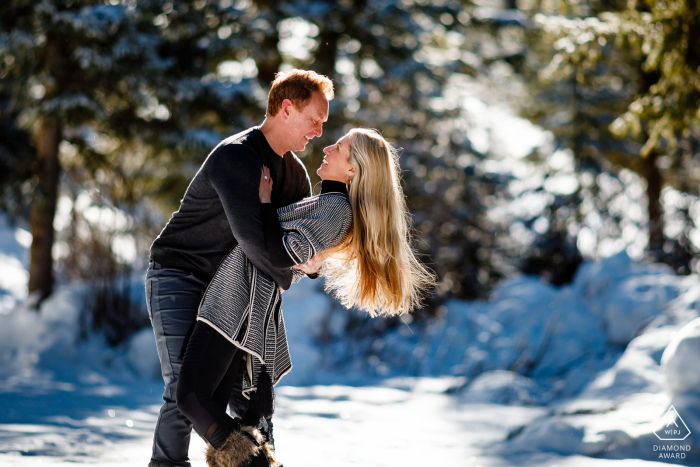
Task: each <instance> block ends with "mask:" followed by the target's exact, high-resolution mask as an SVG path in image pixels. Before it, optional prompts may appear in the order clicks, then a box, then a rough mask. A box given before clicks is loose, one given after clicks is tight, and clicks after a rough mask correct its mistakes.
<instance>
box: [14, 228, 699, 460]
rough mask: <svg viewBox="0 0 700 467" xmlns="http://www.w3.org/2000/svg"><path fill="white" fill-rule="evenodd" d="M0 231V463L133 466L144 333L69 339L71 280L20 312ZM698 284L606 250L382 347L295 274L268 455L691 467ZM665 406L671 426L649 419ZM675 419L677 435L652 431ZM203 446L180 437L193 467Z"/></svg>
mask: <svg viewBox="0 0 700 467" xmlns="http://www.w3.org/2000/svg"><path fill="white" fill-rule="evenodd" d="M0 224H1V225H0V239H1V240H0V465H3V466H4V465H7V466H15V465H33V464H42V465H59V464H66V463H71V464H75V463H78V464H95V465H104V466H107V465H117V464H119V465H145V464H146V463H147V460H148V458H149V456H150V443H151V436H152V432H153V428H154V425H155V420H156V416H157V411H158V408H159V406H160V393H161V391H162V383H161V382H160V381H158V379H157V371H158V362H157V356H156V353H155V345H154V343H153V337H152V331H151V330H150V329H144V330H142V331H140V332H138V333H136V334H135V335H133V336H132V337H131V338H130V339H129V340H128V341H127V342H125V343H123V344H122V345H120V346H117V347H116V348H113V347H110V346H108V345H107V344H106V343H105V339H104V337H103V336H101V335H100V334H98V333H89V334H88V335H87V337H85V338H83V339H80V338H79V328H80V319H81V318H80V304H81V303H84V301H83V299H82V297H83V295H84V294H85V293H86V291H89V286H88V285H85V284H78V283H73V284H68V285H63V286H61V287H60V288H59V289H58V290H57V291H56V293H55V294H54V295H53V296H52V297H51V298H50V299H49V300H47V301H46V302H45V303H44V304H43V305H42V308H41V310H40V312H39V313H37V312H35V311H33V310H30V309H27V308H26V307H25V306H24V305H23V303H24V300H25V299H26V296H25V291H24V286H25V284H26V277H27V273H26V265H27V262H26V253H27V250H26V247H27V245H28V242H27V239H28V237H27V236H28V233H27V232H26V231H23V230H22V229H19V228H16V227H12V226H9V225H7V223H6V221H5V219H4V218H2V217H0ZM697 279H698V278H697V276H688V277H678V276H675V275H673V274H671V273H670V272H669V271H668V270H666V269H665V268H663V267H660V266H655V265H648V264H642V263H637V262H634V261H632V260H630V259H629V257H627V256H626V254H624V253H621V254H618V255H616V256H613V257H610V258H607V259H605V260H602V261H599V262H588V263H584V265H583V266H582V267H581V269H580V270H579V272H578V274H577V276H576V278H575V280H574V282H573V283H572V284H570V285H567V286H565V287H562V288H553V287H551V286H549V285H547V284H544V283H542V282H540V281H539V280H537V279H535V278H531V277H520V278H511V279H508V280H506V281H503V282H502V283H501V284H500V285H499V286H498V287H497V288H496V289H495V290H494V292H493V295H492V297H491V299H490V300H489V301H479V302H470V303H466V302H460V301H452V302H448V303H447V304H446V307H445V309H444V310H443V313H442V314H441V316H440V317H439V318H438V319H435V320H434V321H432V322H431V323H429V324H415V323H413V324H410V325H409V324H402V325H400V326H398V327H396V328H394V329H390V330H388V331H385V332H383V333H382V334H381V336H382V337H381V338H377V337H376V334H372V333H369V334H367V335H365V337H361V336H360V337H359V338H358V336H357V335H355V336H348V335H347V334H345V333H344V332H343V331H344V329H345V325H346V323H347V322H348V320H349V319H350V318H351V317H352V313H353V312H345V311H343V310H341V309H340V308H338V307H337V306H336V305H335V304H334V302H333V301H332V300H331V299H329V298H328V297H327V296H326V295H325V294H323V293H322V292H321V291H319V290H318V284H316V283H314V282H313V281H309V280H304V281H302V283H300V284H298V285H295V286H294V287H293V288H292V289H291V290H290V291H288V292H286V293H285V295H284V300H285V306H284V313H285V321H286V324H287V328H288V336H289V339H290V347H291V354H292V358H293V363H294V369H293V371H292V372H291V373H290V374H289V375H288V376H287V377H285V379H284V380H283V382H282V383H283V385H282V386H281V387H278V391H277V392H278V399H277V412H276V415H275V422H276V424H275V437H276V441H277V449H278V453H279V456H280V458H281V460H282V461H283V462H284V463H285V465H286V466H287V467H293V466H302V465H303V466H321V465H324V466H326V465H334V466H345V465H365V466H395V465H396V466H398V465H406V466H422V465H433V464H435V465H458V466H469V467H472V466H478V465H481V466H483V467H486V466H492V467H497V466H533V467H534V466H538V467H539V466H545V467H548V466H554V465H556V466H559V467H562V466H594V467H595V466H611V465H615V466H647V465H661V462H665V463H675V464H680V465H693V463H694V462H695V463H697V462H698V460H699V458H700V456H699V454H700V444H698V441H697V440H698V438H696V434H699V433H700V376H699V375H700V359H699V358H698V357H697V356H698V355H700V321H697V320H696V321H694V320H695V318H697V317H698V315H699V314H700V284H699V283H698V280H697ZM137 281H138V278H137ZM322 335H323V339H321V340H322V342H321V343H319V341H318V339H317V338H318V337H319V336H322ZM372 336H375V337H372ZM671 405H673V406H674V407H675V409H676V410H677V414H679V415H680V417H678V416H676V417H675V418H674V417H670V416H669V417H670V418H669V417H665V416H664V415H665V414H666V413H667V411H668V410H669V407H670V406H671ZM672 414H673V412H672ZM681 418H682V420H681ZM684 423H685V425H687V427H688V428H689V430H690V432H691V433H690V435H689V436H688V437H686V439H685V440H683V441H660V440H659V439H658V437H657V436H656V435H655V434H654V430H657V433H662V431H658V430H659V429H662V428H666V425H668V427H669V428H668V429H671V428H673V429H675V428H676V425H678V429H679V431H682V429H683V427H684V426H685V425H684ZM684 433H685V432H684ZM684 433H682V434H684ZM682 434H681V435H682ZM662 437H663V435H662ZM686 446H690V450H689V451H686V450H685V449H687V448H686ZM669 447H672V448H673V449H682V450H681V451H671V452H669V451H668V450H667V449H668V448H669ZM203 450H204V444H203V442H202V441H201V440H200V439H199V438H198V437H197V436H196V435H195V436H193V438H192V444H191V450H190V451H191V455H192V459H193V464H194V465H195V466H204V457H203ZM670 453H673V454H674V455H676V454H678V455H679V456H680V454H684V455H685V456H684V458H678V459H676V458H675V457H674V458H673V459H670V458H668V457H667V455H668V454H670ZM660 454H661V455H664V456H665V457H663V458H660Z"/></svg>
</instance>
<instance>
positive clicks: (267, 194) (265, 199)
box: [258, 165, 272, 203]
mask: <svg viewBox="0 0 700 467" xmlns="http://www.w3.org/2000/svg"><path fill="white" fill-rule="evenodd" d="M258 196H259V197H260V202H261V203H271V202H272V201H271V200H272V177H271V176H270V169H268V168H267V167H266V166H264V165H263V168H262V173H261V174H260V188H259V190H258Z"/></svg>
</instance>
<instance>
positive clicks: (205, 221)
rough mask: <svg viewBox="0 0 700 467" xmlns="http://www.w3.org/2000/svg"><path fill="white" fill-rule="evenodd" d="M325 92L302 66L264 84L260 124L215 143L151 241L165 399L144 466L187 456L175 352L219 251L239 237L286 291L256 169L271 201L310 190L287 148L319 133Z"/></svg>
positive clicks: (329, 94) (236, 403)
mask: <svg viewBox="0 0 700 467" xmlns="http://www.w3.org/2000/svg"><path fill="white" fill-rule="evenodd" d="M331 99H333V83H332V82H331V81H330V79H328V78H327V77H326V76H322V75H318V74H316V73H315V72H313V71H304V70H291V71H288V72H284V73H279V74H278V75H277V76H276V78H275V80H274V81H273V83H272V87H271V89H270V94H269V96H268V106H267V112H266V114H265V116H266V118H265V121H264V122H263V124H262V125H261V126H260V127H253V128H250V129H248V130H246V131H244V132H242V133H239V134H237V135H234V136H231V137H229V138H227V139H225V140H223V141H222V142H221V143H219V145H218V146H217V147H216V148H214V150H213V151H212V152H211V153H210V154H209V156H208V157H207V159H206V160H205V161H204V163H203V164H202V167H201V168H200V169H199V171H198V172H197V174H196V175H195V176H194V178H193V179H192V181H191V182H190V185H189V187H188V188H187V191H186V192H185V196H184V197H183V199H182V201H181V204H180V209H179V210H178V211H177V212H175V213H174V214H173V216H172V217H171V219H170V220H169V221H168V223H167V225H166V226H165V228H164V229H163V231H162V232H161V233H160V235H159V236H158V237H157V238H156V239H155V241H154V242H153V245H152V246H151V255H150V260H151V263H150V266H149V269H148V273H147V275H146V299H147V304H148V313H149V316H150V318H151V323H152V324H153V331H154V334H155V337H156V345H157V348H158V356H159V358H160V363H161V370H162V372H163V379H164V380H165V391H164V393H163V401H164V402H165V403H164V404H163V407H162V408H161V410H160V415H159V417H158V422H157V424H156V430H155V434H154V439H153V454H152V457H151V462H150V463H149V467H180V466H183V467H185V466H189V465H190V462H189V458H188V449H189V441H190V433H191V431H192V425H191V424H190V422H189V420H188V419H187V418H186V417H185V416H184V415H183V414H182V413H181V412H180V411H179V410H178V409H177V404H176V400H175V394H176V389H177V380H178V375H179V372H180V365H181V359H180V358H179V357H180V352H181V349H182V345H183V342H184V341H185V338H186V335H187V332H188V331H189V329H190V327H191V326H192V324H193V323H194V322H195V320H196V317H197V310H198V306H199V302H200V299H201V297H202V294H203V293H204V290H205V289H206V287H207V284H208V283H209V281H210V280H211V278H212V276H213V275H214V273H215V272H216V269H217V267H218V266H219V263H220V262H221V261H222V259H223V258H224V256H225V255H226V254H227V253H228V252H229V251H230V250H231V249H232V248H233V247H235V246H236V245H240V246H241V248H242V249H243V251H244V253H245V255H246V256H247V257H248V259H249V260H250V261H251V262H252V263H253V264H254V265H255V266H256V267H257V268H258V269H260V270H261V271H263V272H265V273H266V274H267V275H269V276H270V277H271V278H272V279H273V280H274V281H275V283H276V284H277V285H278V286H279V287H280V288H282V289H285V290H286V289H288V288H289V286H290V284H291V282H292V272H291V271H290V270H289V269H276V268H274V267H272V266H271V265H270V261H269V256H268V253H267V251H266V249H265V240H264V234H263V224H262V219H261V216H260V203H259V198H258V185H259V182H260V173H261V169H262V166H263V165H265V166H267V167H268V168H269V170H270V176H271V177H272V179H273V181H274V185H273V186H274V188H273V192H272V204H273V205H274V206H275V208H277V207H281V206H285V205H287V204H291V203H294V202H296V201H299V200H301V199H302V198H305V197H307V196H310V194H311V183H310V180H309V176H308V174H307V172H306V169H305V168H304V165H303V164H302V163H301V161H300V160H299V159H298V158H297V157H296V156H295V155H294V153H293V152H292V151H301V150H303V149H304V148H305V147H306V144H307V143H308V142H309V141H310V140H311V139H312V138H314V137H319V136H321V133H322V127H323V123H324V122H325V121H326V120H327V119H328V101H329V100H331ZM318 266H319V265H318V264H317V262H316V261H313V259H312V260H311V261H309V263H307V264H305V265H301V266H299V267H298V269H299V270H301V271H302V272H304V273H306V274H314V273H315V272H316V271H317V270H318ZM234 392H236V391H234ZM243 408H244V405H242V402H241V400H240V399H236V398H232V400H231V409H232V410H233V411H234V412H236V414H237V415H239V416H240V415H242V413H241V411H242V410H243Z"/></svg>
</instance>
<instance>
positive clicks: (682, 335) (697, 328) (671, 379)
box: [661, 318, 700, 395]
mask: <svg viewBox="0 0 700 467" xmlns="http://www.w3.org/2000/svg"><path fill="white" fill-rule="evenodd" d="M698 355H700V318H696V319H694V320H693V321H691V322H690V323H688V324H686V325H685V326H684V327H683V328H682V329H681V330H680V331H678V332H677V333H676V334H675V335H674V336H673V338H672V340H671V343H670V344H669V345H668V346H667V347H666V350H664V353H663V356H662V357H661V365H662V367H663V369H664V374H665V376H666V384H667V388H668V391H669V392H670V393H671V394H674V395H675V394H684V393H692V392H696V391H698V390H700V359H698V358H697V357H698Z"/></svg>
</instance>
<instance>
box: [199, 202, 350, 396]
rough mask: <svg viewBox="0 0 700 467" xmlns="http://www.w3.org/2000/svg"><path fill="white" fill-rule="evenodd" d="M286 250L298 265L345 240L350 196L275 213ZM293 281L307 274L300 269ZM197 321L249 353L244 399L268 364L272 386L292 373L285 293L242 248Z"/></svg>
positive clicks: (214, 283)
mask: <svg viewBox="0 0 700 467" xmlns="http://www.w3.org/2000/svg"><path fill="white" fill-rule="evenodd" d="M277 215H278V217H279V220H280V225H281V227H282V229H283V230H284V239H283V242H284V247H285V249H286V251H287V253H288V254H289V255H290V257H291V259H292V260H293V261H294V262H295V264H303V263H305V262H306V261H308V260H309V259H310V258H311V257H313V256H314V255H315V254H317V253H319V252H322V251H325V250H328V249H329V248H332V247H334V246H336V245H338V244H340V243H341V242H342V241H343V240H345V239H346V238H347V236H348V235H349V233H350V228H351V226H352V209H351V207H350V202H349V200H348V197H347V194H345V193H338V192H330V193H322V194H320V195H316V196H312V197H309V198H305V199H303V200H301V201H299V202H297V203H294V204H290V205H289V206H284V207H282V208H279V209H278V210H277ZM292 271H293V272H294V281H293V282H298V281H299V280H300V279H301V278H302V277H303V275H304V274H303V273H302V272H301V271H298V270H297V269H293V270H292ZM197 319H198V320H199V321H203V322H205V323H207V324H208V325H210V326H211V327H213V328H214V329H215V330H217V331H218V332H219V333H220V334H222V335H223V336H224V337H225V338H226V339H228V340H229V341H230V342H232V343H233V344H234V345H235V346H236V347H238V348H240V349H242V350H243V351H245V352H246V354H247V355H246V360H247V371H246V376H247V377H246V379H245V380H244V383H243V395H244V396H246V397H249V395H250V392H251V391H253V390H255V388H256V384H257V376H258V374H259V373H260V368H261V366H262V365H265V366H266V368H267V371H268V373H269V374H270V377H271V378H272V384H273V385H274V384H277V383H278V382H279V380H280V379H281V378H282V377H283V376H284V375H285V374H287V373H288V372H289V371H290V370H291V369H292V361H291V357H290V355H289V347H288V345H287V334H286V332H285V328H284V318H283V316H282V295H281V292H280V290H279V288H278V287H277V285H276V284H275V282H274V281H273V280H272V279H271V278H270V277H269V276H268V275H266V274H265V273H263V272H262V271H260V270H258V268H256V267H255V266H254V265H253V264H252V263H251V262H250V261H249V260H248V258H247V257H246V256H245V254H244V253H243V250H242V249H241V247H240V246H236V247H235V248H233V249H232V250H231V251H230V252H229V253H228V255H227V256H226V257H225V258H224V260H223V261H222V262H221V265H220V266H219V269H218V270H217V271H216V273H215V274H214V277H213V278H212V280H211V282H210V283H209V286H208V287H207V290H206V291H205V292H204V295H203V297H202V300H201V302H200V305H199V312H198V316H197Z"/></svg>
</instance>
